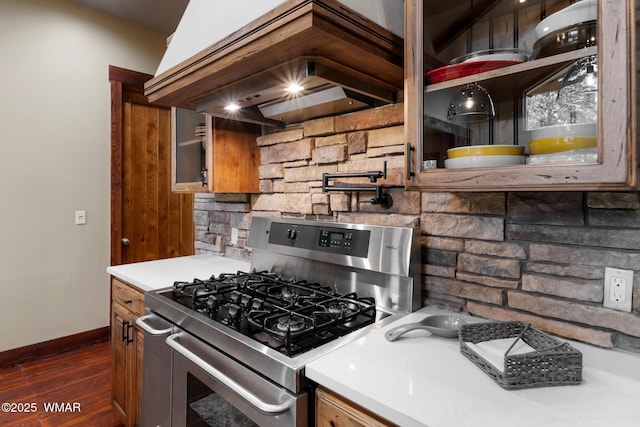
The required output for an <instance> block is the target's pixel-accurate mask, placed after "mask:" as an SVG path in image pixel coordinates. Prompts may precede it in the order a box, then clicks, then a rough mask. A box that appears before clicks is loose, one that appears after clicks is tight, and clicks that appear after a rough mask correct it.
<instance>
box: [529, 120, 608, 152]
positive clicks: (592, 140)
mask: <svg viewBox="0 0 640 427" xmlns="http://www.w3.org/2000/svg"><path fill="white" fill-rule="evenodd" d="M530 132H531V140H530V141H529V152H530V153H531V154H534V155H535V154H550V153H559V152H563V151H571V150H583V149H585V148H594V147H596V145H597V138H596V136H597V132H598V128H597V124H595V123H574V124H566V125H556V126H547V127H543V128H540V129H535V130H532V131H530Z"/></svg>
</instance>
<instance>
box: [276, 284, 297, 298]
mask: <svg viewBox="0 0 640 427" xmlns="http://www.w3.org/2000/svg"><path fill="white" fill-rule="evenodd" d="M297 296H298V292H296V290H295V289H292V288H288V287H287V288H282V289H281V290H280V298H282V299H284V300H287V301H291V300H294V299H296V297H297Z"/></svg>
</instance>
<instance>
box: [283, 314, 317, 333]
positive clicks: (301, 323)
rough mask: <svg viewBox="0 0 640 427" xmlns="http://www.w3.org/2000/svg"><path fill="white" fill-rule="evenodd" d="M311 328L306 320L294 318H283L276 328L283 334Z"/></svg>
mask: <svg viewBox="0 0 640 427" xmlns="http://www.w3.org/2000/svg"><path fill="white" fill-rule="evenodd" d="M310 327H311V325H309V324H308V321H306V319H304V318H302V317H293V316H282V317H280V318H279V319H278V323H277V324H276V328H277V329H278V330H279V331H282V332H299V331H302V330H303V329H308V328H310Z"/></svg>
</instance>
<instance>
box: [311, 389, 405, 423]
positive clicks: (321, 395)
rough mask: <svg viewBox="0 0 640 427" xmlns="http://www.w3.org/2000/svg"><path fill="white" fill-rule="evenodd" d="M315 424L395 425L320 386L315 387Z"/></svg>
mask: <svg viewBox="0 0 640 427" xmlns="http://www.w3.org/2000/svg"><path fill="white" fill-rule="evenodd" d="M316 426H318V427H396V426H395V424H393V423H391V422H389V421H387V420H385V419H383V418H381V417H379V416H377V415H376V414H374V413H372V412H370V411H368V410H367V409H364V408H361V407H360V406H358V405H356V404H355V403H351V402H350V401H347V400H346V399H344V398H342V397H340V396H338V395H336V394H333V393H331V392H329V391H328V390H326V389H323V388H322V387H318V388H317V389H316Z"/></svg>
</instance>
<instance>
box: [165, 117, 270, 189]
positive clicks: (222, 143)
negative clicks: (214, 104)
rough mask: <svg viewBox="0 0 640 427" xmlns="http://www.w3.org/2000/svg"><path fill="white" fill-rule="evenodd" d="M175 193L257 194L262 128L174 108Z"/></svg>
mask: <svg viewBox="0 0 640 427" xmlns="http://www.w3.org/2000/svg"><path fill="white" fill-rule="evenodd" d="M171 112H172V129H173V130H172V134H173V137H172V151H171V152H172V157H171V163H172V166H171V168H172V190H173V191H174V192H182V193H203V192H215V193H257V192H259V188H260V181H259V177H258V168H259V166H260V148H259V147H258V143H257V138H258V137H259V136H260V135H261V134H262V127H261V126H260V125H257V124H253V123H246V122H240V121H235V120H229V119H223V118H218V117H212V116H211V115H208V114H202V113H196V112H195V111H190V110H185V109H182V108H172V109H171Z"/></svg>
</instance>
